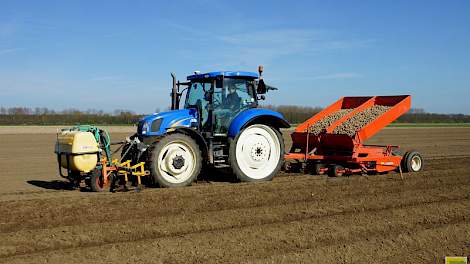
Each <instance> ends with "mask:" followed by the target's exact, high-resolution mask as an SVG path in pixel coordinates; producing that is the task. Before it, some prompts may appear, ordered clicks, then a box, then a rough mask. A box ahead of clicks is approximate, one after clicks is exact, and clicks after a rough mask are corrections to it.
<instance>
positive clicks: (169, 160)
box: [150, 134, 202, 187]
mask: <svg viewBox="0 0 470 264" xmlns="http://www.w3.org/2000/svg"><path fill="white" fill-rule="evenodd" d="M150 158H151V160H150V172H151V174H152V176H153V178H154V179H155V181H156V182H157V183H158V185H159V186H160V187H182V186H188V185H191V183H192V182H193V181H194V180H195V179H196V178H197V176H198V174H199V172H200V171H201V167H202V157H201V151H200V150H199V146H198V145H197V143H196V141H194V139H192V138H191V137H189V136H187V135H185V134H170V135H167V136H165V137H164V138H162V139H161V140H160V141H158V142H156V143H155V145H154V146H153V148H152V149H151V157H150Z"/></svg>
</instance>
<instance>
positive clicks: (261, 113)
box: [228, 108, 290, 139]
mask: <svg viewBox="0 0 470 264" xmlns="http://www.w3.org/2000/svg"><path fill="white" fill-rule="evenodd" d="M252 124H264V125H268V126H270V127H274V128H276V129H279V128H289V127H290V125H289V122H287V120H286V119H285V118H284V116H283V115H282V114H281V113H278V112H276V111H273V110H269V109H259V108H253V109H248V110H245V111H242V112H240V113H239V114H238V115H237V116H236V117H235V118H234V119H233V120H232V123H230V126H229V129H228V136H229V137H230V138H232V139H233V138H235V137H236V136H237V135H238V133H239V132H240V131H241V130H242V129H243V128H245V127H247V126H249V125H252Z"/></svg>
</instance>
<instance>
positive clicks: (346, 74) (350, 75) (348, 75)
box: [311, 72, 362, 80]
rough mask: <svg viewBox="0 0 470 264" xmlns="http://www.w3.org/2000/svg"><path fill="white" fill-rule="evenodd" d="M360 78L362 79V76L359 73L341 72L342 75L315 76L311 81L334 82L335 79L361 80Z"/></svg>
mask: <svg viewBox="0 0 470 264" xmlns="http://www.w3.org/2000/svg"><path fill="white" fill-rule="evenodd" d="M360 77H362V75H361V74H358V73H354V72H341V73H334V74H326V75H318V76H313V77H312V78H311V79H312V80H334V79H351V78H360Z"/></svg>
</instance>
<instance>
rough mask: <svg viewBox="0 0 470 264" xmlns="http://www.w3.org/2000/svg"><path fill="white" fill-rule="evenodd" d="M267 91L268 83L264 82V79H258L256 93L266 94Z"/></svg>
mask: <svg viewBox="0 0 470 264" xmlns="http://www.w3.org/2000/svg"><path fill="white" fill-rule="evenodd" d="M266 91H267V88H266V84H264V81H263V79H261V80H259V81H258V85H257V86H256V93H258V94H265V93H266Z"/></svg>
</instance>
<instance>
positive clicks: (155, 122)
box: [150, 118, 163, 132]
mask: <svg viewBox="0 0 470 264" xmlns="http://www.w3.org/2000/svg"><path fill="white" fill-rule="evenodd" d="M162 121H163V118H159V119H155V120H153V122H152V125H151V126H150V131H152V132H158V131H159V130H160V126H161V125H162Z"/></svg>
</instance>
